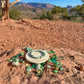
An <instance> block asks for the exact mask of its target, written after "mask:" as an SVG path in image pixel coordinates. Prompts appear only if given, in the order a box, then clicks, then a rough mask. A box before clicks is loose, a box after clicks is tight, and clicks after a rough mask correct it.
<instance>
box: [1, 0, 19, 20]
mask: <svg viewBox="0 0 84 84" xmlns="http://www.w3.org/2000/svg"><path fill="white" fill-rule="evenodd" d="M19 1H20V0H16V1H14V2H12V3H10V4H9V0H0V4H1V10H2V20H5V19H9V9H10V8H11V7H12V6H13V5H14V4H16V3H17V2H19Z"/></svg>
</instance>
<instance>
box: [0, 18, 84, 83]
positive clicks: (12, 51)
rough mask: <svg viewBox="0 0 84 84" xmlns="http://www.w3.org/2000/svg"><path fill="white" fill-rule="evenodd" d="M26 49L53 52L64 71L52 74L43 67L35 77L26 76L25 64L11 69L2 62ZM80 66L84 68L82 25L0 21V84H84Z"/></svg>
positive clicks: (33, 74)
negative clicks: (42, 70) (39, 75)
mask: <svg viewBox="0 0 84 84" xmlns="http://www.w3.org/2000/svg"><path fill="white" fill-rule="evenodd" d="M26 46H28V47H29V48H32V49H46V50H48V51H49V50H51V49H52V50H54V51H56V52H55V54H56V55H57V56H58V61H59V62H61V63H62V64H63V65H62V66H63V68H64V70H63V71H59V72H58V73H53V68H46V67H45V68H44V72H43V74H42V76H41V77H38V76H36V75H35V73H34V72H33V70H32V72H30V74H29V75H28V74H26V68H25V66H26V63H23V64H20V65H19V66H17V67H13V66H11V65H10V63H8V62H7V61H6V60H7V59H10V58H11V57H13V56H15V55H17V54H18V53H21V52H24V48H25V47H26ZM24 53H25V52H24ZM24 58H25V55H24ZM50 64H51V63H50ZM81 65H82V67H83V68H84V24H82V23H73V22H69V21H62V20H58V21H49V20H47V19H45V20H29V19H23V20H19V21H14V20H9V21H0V84H37V83H38V84H84V70H81ZM51 66H52V65H51Z"/></svg>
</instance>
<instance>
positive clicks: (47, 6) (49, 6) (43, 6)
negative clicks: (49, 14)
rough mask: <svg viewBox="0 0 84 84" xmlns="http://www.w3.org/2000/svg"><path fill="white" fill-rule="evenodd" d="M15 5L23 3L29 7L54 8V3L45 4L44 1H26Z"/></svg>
mask: <svg viewBox="0 0 84 84" xmlns="http://www.w3.org/2000/svg"><path fill="white" fill-rule="evenodd" d="M15 5H22V6H24V7H29V8H46V9H52V8H54V5H51V4H44V3H24V2H18V3H16V4H15Z"/></svg>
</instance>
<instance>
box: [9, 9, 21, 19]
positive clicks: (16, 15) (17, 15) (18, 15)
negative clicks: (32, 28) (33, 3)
mask: <svg viewBox="0 0 84 84" xmlns="http://www.w3.org/2000/svg"><path fill="white" fill-rule="evenodd" d="M9 16H10V18H11V19H15V20H19V19H21V13H20V12H19V11H18V10H17V9H11V10H10V11H9Z"/></svg>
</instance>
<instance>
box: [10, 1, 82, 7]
mask: <svg viewBox="0 0 84 84" xmlns="http://www.w3.org/2000/svg"><path fill="white" fill-rule="evenodd" d="M9 1H10V2H13V1H15V0H9ZM20 2H26V3H29V2H37V3H49V4H53V5H56V6H61V7H66V6H67V5H72V6H75V5H81V4H82V2H81V0H21V1H20Z"/></svg>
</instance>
